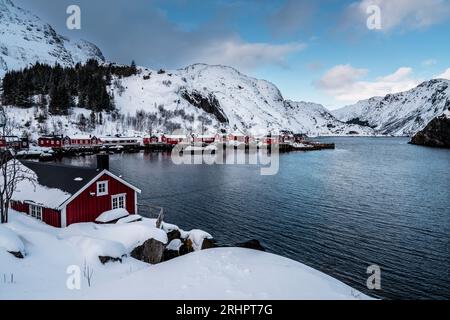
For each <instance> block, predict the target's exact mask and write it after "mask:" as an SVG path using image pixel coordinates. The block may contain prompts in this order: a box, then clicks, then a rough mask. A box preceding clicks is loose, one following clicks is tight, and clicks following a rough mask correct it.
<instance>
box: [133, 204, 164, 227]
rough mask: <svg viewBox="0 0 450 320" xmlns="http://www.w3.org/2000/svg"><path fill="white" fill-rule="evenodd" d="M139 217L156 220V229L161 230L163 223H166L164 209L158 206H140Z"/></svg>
mask: <svg viewBox="0 0 450 320" xmlns="http://www.w3.org/2000/svg"><path fill="white" fill-rule="evenodd" d="M138 210H139V212H138V213H139V215H141V216H143V217H145V218H149V219H156V227H157V228H158V229H161V226H162V223H163V222H164V208H163V207H158V206H152V205H148V204H139V205H138Z"/></svg>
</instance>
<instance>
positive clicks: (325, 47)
mask: <svg viewBox="0 0 450 320" xmlns="http://www.w3.org/2000/svg"><path fill="white" fill-rule="evenodd" d="M14 2H15V3H16V4H18V5H20V6H22V7H25V8H27V9H30V10H31V11H33V12H35V13H36V14H38V15H39V16H40V17H42V18H43V19H44V20H46V21H48V22H49V23H51V24H52V25H53V26H54V27H55V28H56V29H57V31H58V32H59V33H61V34H64V35H67V36H70V37H74V38H83V39H86V40H89V41H92V42H94V43H95V44H97V45H98V46H99V47H100V48H101V49H102V51H103V52H104V54H105V56H106V57H107V59H109V60H111V61H117V62H121V63H130V62H131V60H133V59H134V60H135V61H136V62H137V64H138V65H142V66H146V67H151V68H181V67H185V66H187V65H189V64H192V63H197V62H203V63H210V64H225V65H230V66H233V67H236V68H238V69H239V70H241V71H242V72H245V73H247V74H249V75H252V76H255V77H259V78H264V79H266V80H269V81H271V82H273V83H275V84H276V85H277V86H278V87H279V88H280V89H281V91H282V92H283V95H284V96H285V97H286V98H289V99H293V100H306V101H314V102H319V103H322V104H324V105H325V106H327V107H329V108H331V109H333V108H336V107H338V106H343V105H346V104H349V103H353V102H355V101H357V100H359V99H365V98H369V97H372V96H376V95H384V94H387V93H391V92H398V91H402V90H407V89H410V88H412V87H414V86H416V85H417V84H418V83H420V82H421V81H423V80H428V79H431V78H435V77H445V78H449V79H450V54H449V53H450V41H448V39H449V36H448V35H449V34H450V0H349V1H347V0H279V1H276V0H208V1H205V0H132V1H130V0H108V1H106V0H104V1H102V0H96V1H92V0H58V1H55V0H15V1H14ZM73 4H76V5H79V6H80V8H81V19H82V20H81V23H82V25H81V30H68V29H67V27H66V19H67V17H68V15H67V14H66V9H67V7H68V6H69V5H73ZM373 5H376V6H377V8H379V9H380V18H381V19H380V20H379V21H380V22H381V25H380V26H381V29H375V30H373V29H372V30H370V29H369V28H368V27H367V20H368V18H371V19H370V20H369V21H371V22H374V21H376V20H373V19H372V18H373V17H374V16H373V12H374V11H373V9H371V8H373ZM368 9H369V11H370V12H369V14H368V13H367V10H368Z"/></svg>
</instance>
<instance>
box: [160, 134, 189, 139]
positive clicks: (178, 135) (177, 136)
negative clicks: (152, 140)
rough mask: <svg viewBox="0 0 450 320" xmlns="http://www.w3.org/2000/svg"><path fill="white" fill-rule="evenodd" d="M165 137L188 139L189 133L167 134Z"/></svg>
mask: <svg viewBox="0 0 450 320" xmlns="http://www.w3.org/2000/svg"><path fill="white" fill-rule="evenodd" d="M164 137H166V138H167V139H186V138H187V135H185V134H165V135H164Z"/></svg>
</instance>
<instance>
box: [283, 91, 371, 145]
mask: <svg viewBox="0 0 450 320" xmlns="http://www.w3.org/2000/svg"><path fill="white" fill-rule="evenodd" d="M285 107H286V119H287V120H288V122H289V124H290V125H289V127H294V128H296V132H302V133H306V134H308V135H310V136H318V135H348V134H355V135H356V134H358V135H372V134H373V133H374V132H373V130H372V129H371V128H368V127H362V126H359V125H349V124H346V123H344V122H341V121H339V120H337V119H336V118H335V117H334V116H333V115H332V114H331V112H330V111H328V110H327V109H326V108H325V107H324V106H322V105H321V104H317V103H311V102H293V101H290V100H287V101H285Z"/></svg>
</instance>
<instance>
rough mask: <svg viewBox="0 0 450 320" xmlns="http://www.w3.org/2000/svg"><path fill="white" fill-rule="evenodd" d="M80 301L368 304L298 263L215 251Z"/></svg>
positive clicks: (140, 274)
mask: <svg viewBox="0 0 450 320" xmlns="http://www.w3.org/2000/svg"><path fill="white" fill-rule="evenodd" d="M181 270H183V271H185V272H180V271H181ZM155 288H158V290H155ZM82 298H83V299H180V300H185V299H193V300H205V299H208V300H211V299H213V300H215V299H225V300H236V299H243V300H260V299H263V300H264V299H319V300H323V299H333V300H334V299H350V300H356V299H369V297H368V296H366V295H364V294H362V293H360V292H358V291H357V290H354V289H352V288H351V287H349V286H347V285H346V284H344V283H342V282H340V281H338V280H336V279H333V278H332V277H330V276H327V275H326V274H324V273H321V272H319V271H317V270H314V269H312V268H310V267H307V266H305V265H303V264H301V263H298V262H295V261H293V260H290V259H287V258H283V257H280V256H276V255H273V254H269V253H265V252H259V251H255V250H247V249H241V248H216V249H210V250H203V251H198V252H195V253H192V254H188V255H185V256H182V257H180V258H176V259H173V260H170V261H168V262H166V263H162V264H159V265H155V266H153V267H152V268H151V269H144V270H141V271H139V272H136V273H134V274H132V275H130V276H128V277H125V278H123V279H119V280H116V281H113V282H111V283H108V284H105V285H104V286H101V287H98V288H94V289H93V290H92V291H89V292H86V294H85V295H83V297H82Z"/></svg>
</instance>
